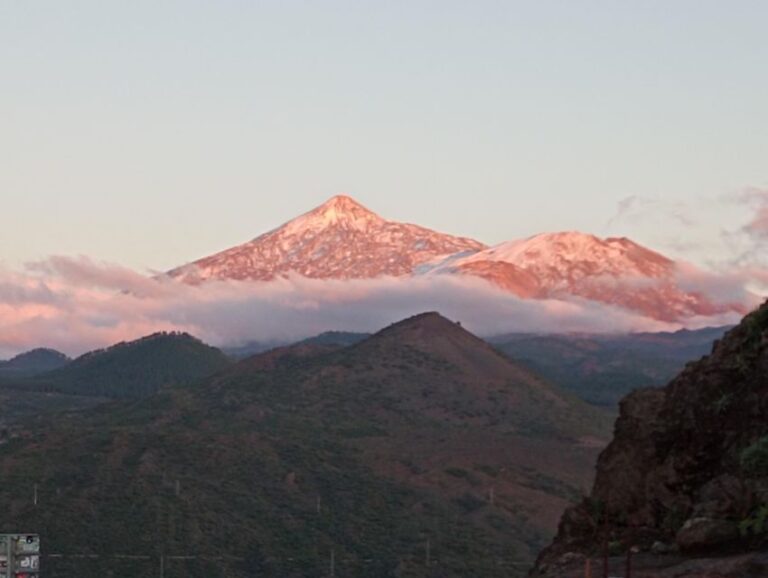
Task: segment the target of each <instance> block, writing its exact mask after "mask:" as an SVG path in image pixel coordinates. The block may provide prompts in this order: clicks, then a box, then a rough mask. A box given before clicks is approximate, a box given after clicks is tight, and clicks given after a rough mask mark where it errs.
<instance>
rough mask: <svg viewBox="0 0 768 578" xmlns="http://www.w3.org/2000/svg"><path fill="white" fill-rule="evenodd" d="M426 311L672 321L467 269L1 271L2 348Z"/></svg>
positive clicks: (245, 331) (537, 323)
mask: <svg viewBox="0 0 768 578" xmlns="http://www.w3.org/2000/svg"><path fill="white" fill-rule="evenodd" d="M424 311H439V312H441V313H442V314H444V315H446V316H447V317H449V318H451V319H454V320H460V321H462V323H463V325H464V326H465V327H466V328H468V329H469V330H470V331H473V332H475V333H478V334H480V335H491V334H497V333H504V332H512V331H536V332H563V331H584V332H615V331H616V332H618V331H636V330H638V331H639V330H643V331H653V330H670V329H676V328H678V326H677V325H673V324H667V323H663V322H657V321H653V320H649V319H647V318H645V317H642V316H639V315H636V314H633V313H631V312H628V311H626V310H623V309H620V308H616V307H611V306H607V305H601V304H598V303H594V302H590V301H585V300H579V299H573V300H568V301H565V300H521V299H519V298H517V297H515V296H513V295H510V294H509V293H506V292H504V291H503V290H500V289H497V288H495V287H494V286H492V285H490V284H488V283H487V282H485V281H483V280H481V279H477V278H471V277H456V276H448V275H436V276H420V277H414V278H381V279H374V280H352V281H335V280H317V279H306V278H302V277H295V278H290V279H280V280H276V281H273V282H269V283H258V282H257V283H254V282H236V281H230V282H212V283H207V284H204V285H201V286H196V287H195V286H189V285H184V284H180V283H177V282H175V281H172V280H169V279H166V278H150V277H147V276H145V275H142V274H139V273H137V272H134V271H131V270H130V269H126V268H124V267H120V266H116V265H111V264H105V263H96V262H93V261H91V260H89V259H87V258H85V257H79V258H69V257H53V258H51V259H48V260H46V261H44V262H38V263H35V264H33V265H31V266H30V267H29V268H28V269H27V270H26V271H24V272H15V271H9V270H0V355H3V356H7V355H10V354H13V353H17V352H19V351H23V350H26V349H29V348H32V347H39V346H47V347H54V348H56V349H60V350H62V351H64V352H66V353H69V354H79V353H82V352H84V351H87V350H89V349H93V348H96V347H103V346H106V345H109V344H112V343H115V342H117V341H121V340H127V339H134V338H137V337H140V336H143V335H147V334H149V333H152V332H154V331H160V330H180V331H188V332H190V333H192V334H194V335H197V336H198V337H200V338H202V339H204V340H205V341H208V342H210V343H213V344H216V345H225V344H236V343H242V342H245V341H249V340H264V341H267V340H275V339H277V340H291V339H300V338H303V337H307V336H310V335H315V334H317V333H320V332H322V331H328V330H349V331H376V330H378V329H380V328H382V327H384V326H386V325H388V324H389V323H392V322H394V321H398V320H400V319H403V318H405V317H408V316H410V315H413V314H416V313H421V312H424ZM733 321H734V318H733V316H724V317H718V318H706V319H692V320H690V322H689V323H687V325H689V326H703V325H713V324H722V323H729V322H733Z"/></svg>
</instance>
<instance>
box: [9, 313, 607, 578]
mask: <svg viewBox="0 0 768 578" xmlns="http://www.w3.org/2000/svg"><path fill="white" fill-rule="evenodd" d="M296 347H297V348H299V350H297V351H296V353H297V354H295V355H282V356H279V355H278V356H277V357H275V354H274V353H270V354H265V356H266V357H267V359H266V361H265V356H255V357H253V358H250V359H247V360H244V361H243V362H241V363H239V364H237V365H235V366H233V367H231V368H230V369H228V370H226V371H224V372H222V373H219V374H217V375H215V376H213V377H211V378H210V379H208V380H206V381H204V382H201V383H199V384H197V385H192V386H189V387H185V388H176V389H168V390H164V391H163V392H161V393H159V394H157V395H155V396H153V397H151V398H148V399H145V400H141V401H138V402H134V403H131V404H125V405H117V406H112V407H109V408H103V409H101V410H99V411H95V412H93V413H92V415H90V416H89V417H87V418H83V419H80V420H73V421H71V422H65V423H60V424H56V426H55V427H52V428H51V429H50V430H49V431H46V432H40V433H35V434H31V435H30V437H29V438H28V439H26V440H19V441H17V442H15V445H14V446H12V447H9V446H5V447H3V446H0V475H2V476H3V480H4V484H3V485H2V486H0V508H2V509H3V511H6V512H9V515H7V516H4V517H3V519H2V520H0V531H6V530H9V529H11V528H12V527H15V526H16V525H18V524H19V523H20V521H23V522H24V527H25V528H28V529H29V530H28V531H41V532H44V533H45V535H46V536H48V537H49V543H50V545H49V547H50V548H55V549H56V550H57V551H59V552H73V551H77V552H79V553H91V552H94V553H96V552H98V553H101V554H104V553H109V552H115V553H126V552H128V553H133V552H142V553H149V554H150V555H159V554H160V553H161V552H166V553H168V552H174V553H182V554H183V553H190V552H191V553H196V554H197V555H201V556H210V557H213V556H219V557H220V556H230V557H237V558H240V559H235V558H229V559H225V560H220V561H219V562H217V563H216V564H215V565H214V564H212V563H209V564H208V565H206V563H204V562H194V561H188V562H184V561H179V562H178V563H174V564H169V565H168V566H167V567H166V570H165V571H166V574H165V575H166V576H167V577H169V578H172V577H181V576H201V577H202V576H209V575H222V576H227V577H229V578H238V577H245V576H253V575H267V576H281V577H286V578H292V577H299V576H318V575H323V574H324V573H327V572H328V568H329V560H330V557H331V553H332V552H333V556H334V561H335V564H336V571H337V572H338V574H339V575H347V576H371V577H374V578H375V577H382V578H383V577H388V576H413V577H414V578H427V577H430V576H435V575H439V576H443V577H446V578H450V577H465V576H484V577H488V578H494V577H499V578H500V577H502V576H503V577H509V576H520V575H522V572H523V571H524V568H525V564H528V563H530V562H531V560H532V555H533V552H534V551H535V550H536V549H537V548H538V547H539V546H540V545H541V544H542V543H543V542H544V541H545V540H546V539H547V537H548V536H549V535H551V532H552V531H553V529H554V526H553V524H554V523H555V522H556V519H557V517H558V515H559V513H560V511H561V510H562V509H563V507H564V506H565V505H566V504H568V503H569V502H571V501H572V500H574V499H575V498H576V497H577V496H578V495H579V494H580V492H581V491H582V489H583V488H584V487H585V484H587V483H588V482H589V479H590V474H589V470H590V466H589V464H590V463H591V460H592V459H593V458H594V457H595V455H596V452H597V447H596V445H595V438H597V437H599V436H602V435H604V434H605V433H606V425H607V422H606V419H605V417H604V415H603V414H602V413H600V412H599V411H596V410H594V409H592V408H589V407H588V406H586V405H585V404H583V403H581V402H579V401H578V400H574V399H572V398H571V397H570V396H568V395H567V394H563V393H561V392H559V391H558V390H556V389H555V388H553V387H551V386H550V385H549V384H547V383H545V382H543V381H542V380H541V379H539V378H537V377H535V376H533V375H531V374H530V373H528V372H527V371H525V370H524V369H522V368H520V367H518V366H517V365H515V364H514V363H512V362H511V361H509V360H508V359H506V358H505V357H504V356H503V355H501V354H499V353H498V352H497V351H495V350H494V349H493V348H492V347H490V346H488V345H487V344H486V343H484V342H483V341H481V340H479V339H477V338H476V337H474V336H472V335H470V334H468V333H467V332H466V331H464V330H463V329H462V328H461V327H460V326H458V325H457V324H455V323H452V322H450V321H448V320H446V319H444V318H441V317H439V316H438V315H435V314H428V315H422V316H417V317H415V318H412V319H409V320H406V321H404V322H401V323H398V324H395V325H393V326H391V327H389V328H387V329H385V330H383V331H381V332H379V333H378V334H376V335H374V336H372V337H370V338H368V339H366V340H364V341H362V342H359V343H357V344H356V345H353V346H350V347H347V348H345V349H332V350H330V351H323V350H322V349H323V346H322V345H312V344H309V345H307V344H303V345H298V346H296ZM312 348H314V349H312ZM318 348H319V349H318ZM270 356H271V357H270ZM30 479H34V480H36V483H37V484H38V491H39V496H40V500H41V504H42V503H44V504H45V507H44V508H42V507H37V508H36V507H35V506H34V504H33V503H32V502H31V500H30V499H29V497H28V492H25V491H24V489H25V488H27V487H28V484H29V480H30ZM427 544H428V545H427ZM427 550H429V552H427ZM100 560H103V558H102V559H100ZM64 563H65V561H62V562H55V565H56V567H54V568H51V569H50V572H51V573H50V574H49V575H50V576H51V577H52V578H55V577H56V576H71V575H79V576H94V577H95V576H102V575H104V573H105V571H106V569H107V567H106V566H104V563H103V562H99V561H93V560H87V564H86V563H82V562H81V563H80V565H77V566H69V567H66V568H65V567H64ZM122 563H123V564H128V563H129V562H122ZM52 564H53V562H52ZM72 564H77V562H76V561H75V562H72ZM137 564H138V563H137ZM112 568H113V569H114V566H113V567H112ZM142 572H143V573H148V572H150V570H149V568H148V567H147V568H144V567H142V568H138V569H135V568H134V569H133V573H132V574H131V572H130V571H127V570H125V571H124V572H123V574H125V575H141V574H142ZM118 573H119V571H118Z"/></svg>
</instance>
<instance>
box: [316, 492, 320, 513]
mask: <svg viewBox="0 0 768 578" xmlns="http://www.w3.org/2000/svg"><path fill="white" fill-rule="evenodd" d="M317 513H318V514H320V496H317Z"/></svg>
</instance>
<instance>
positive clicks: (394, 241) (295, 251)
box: [169, 195, 486, 283]
mask: <svg viewBox="0 0 768 578" xmlns="http://www.w3.org/2000/svg"><path fill="white" fill-rule="evenodd" d="M485 248H486V245H483V244H482V243H479V242H478V241H474V240H472V239H466V238H462V237H454V236H451V235H445V234H442V233H438V232H435V231H432V230H430V229H426V228H424V227H419V226H417V225H410V224H405V223H398V222H394V221H388V220H385V219H383V218H381V217H380V216H379V215H377V214H375V213H373V212H372V211H369V210H368V209H366V208H365V207H363V206H362V205H361V204H360V203H358V202H357V201H355V200H354V199H352V198H350V197H347V196H344V195H339V196H335V197H333V198H331V199H330V200H328V201H327V202H326V203H324V204H323V205H321V206H319V207H317V208H316V209H314V210H312V211H310V212H308V213H306V214H304V215H302V216H300V217H298V218H296V219H294V220H292V221H289V222H288V223H285V224H284V225H282V226H281V227H278V228H277V229H274V230H272V231H269V232H268V233H265V234H263V235H261V236H259V237H257V238H255V239H253V240H252V241H250V242H248V243H245V244H243V245H239V246H237V247H234V248H232V249H228V250H226V251H222V252H221V253H217V254H215V255H212V256H210V257H205V258H203V259H200V260H198V261H195V262H194V263H191V264H188V265H184V266H182V267H179V268H177V269H174V270H172V271H170V272H169V275H171V276H172V277H176V278H179V279H181V280H183V281H185V282H188V283H200V282H203V281H206V280H211V279H237V280H246V279H247V280H260V281H267V280H271V279H274V278H276V277H280V276H285V275H288V274H290V273H295V274H299V275H303V276H305V277H313V278H320V279H328V278H331V279H360V278H373V277H380V276H385V275H389V276H403V275H408V274H410V273H412V272H413V271H414V269H415V268H416V267H417V266H418V265H420V264H422V263H425V262H427V261H430V260H433V259H435V258H437V257H440V256H447V255H451V254H454V253H459V252H462V251H472V252H474V251H479V250H482V249H485Z"/></svg>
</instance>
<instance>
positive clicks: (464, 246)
mask: <svg viewBox="0 0 768 578" xmlns="http://www.w3.org/2000/svg"><path fill="white" fill-rule="evenodd" d="M168 274H169V275H170V276H172V277H175V278H177V279H180V280H182V281H184V282H186V283H191V284H198V283H202V282H205V281H208V280H217V279H218V280H225V279H235V280H253V281H269V280H272V279H275V278H278V277H284V276H287V275H290V274H296V275H302V276H304V277H311V278H318V279H371V278H375V277H381V276H397V277H403V276H408V275H436V274H452V275H455V274H458V275H468V276H473V277H479V278H482V279H485V280H486V281H488V282H490V283H492V284H494V285H496V286H498V287H500V288H502V289H504V290H505V291H508V292H510V293H512V294H514V295H517V296H518V297H521V298H525V299H546V298H571V297H579V298H583V299H588V300H593V301H598V302H602V303H608V304H611V305H616V306H619V307H623V308H626V309H630V310H633V311H637V312H640V313H642V314H644V315H646V316H648V317H651V318H654V319H658V320H662V321H673V322H676V321H681V320H683V319H685V318H689V317H694V316H699V315H701V316H709V315H719V314H723V313H728V312H731V311H735V312H738V313H744V312H745V310H744V307H743V306H742V305H740V304H719V303H715V302H714V301H713V300H712V299H710V298H709V297H708V296H707V295H705V294H704V292H701V291H690V290H685V289H683V288H681V286H680V284H679V280H680V278H681V277H682V269H681V265H680V264H679V263H676V262H675V261H672V260H671V259H668V258H667V257H664V256H663V255H661V254H659V253H656V252H654V251H651V250H650V249H647V248H645V247H643V246H641V245H638V244H637V243H635V242H633V241H631V240H629V239H626V238H607V239H601V238H598V237H595V236H594V235H588V234H584V233H579V232H562V233H548V234H541V235H535V236H533V237H530V238H528V239H522V240H518V241H509V242H507V243H502V244H500V245H496V246H495V247H487V246H486V245H483V244H482V243H480V242H478V241H474V240H472V239H466V238H462V237H454V236H451V235H446V234H443V233H438V232H435V231H432V230H430V229H425V228H424V227H419V226H417V225H411V224H405V223H398V222H394V221H388V220H386V219H383V218H382V217H380V216H379V215H377V214H376V213H373V212H372V211H370V210H368V209H366V208H365V207H363V206H362V205H361V204H360V203H358V202H357V201H355V200H354V199H352V198H350V197H347V196H343V195H340V196H336V197H333V198H331V199H330V200H328V201H327V202H326V203H324V204H323V205H321V206H319V207H317V208H315V209H314V210H312V211H310V212H308V213H306V214H304V215H301V216H300V217H298V218H296V219H293V220H292V221H289V222H288V223H285V224H284V225H282V226H280V227H278V228H277V229H274V230H272V231H269V232H267V233H265V234H263V235H261V236H259V237H257V238H255V239H253V240H252V241H250V242H248V243H245V244H243V245H239V246H237V247H234V248H232V249H228V250H226V251H222V252H221V253H217V254H215V255H212V256H210V257H205V258H203V259H200V260H198V261H195V262H193V263H190V264H188V265H184V266H182V267H179V268H177V269H174V270H172V271H170V272H169V273H168Z"/></svg>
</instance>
